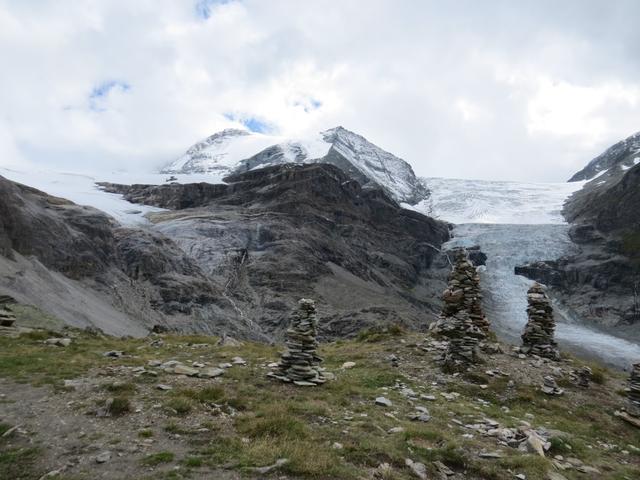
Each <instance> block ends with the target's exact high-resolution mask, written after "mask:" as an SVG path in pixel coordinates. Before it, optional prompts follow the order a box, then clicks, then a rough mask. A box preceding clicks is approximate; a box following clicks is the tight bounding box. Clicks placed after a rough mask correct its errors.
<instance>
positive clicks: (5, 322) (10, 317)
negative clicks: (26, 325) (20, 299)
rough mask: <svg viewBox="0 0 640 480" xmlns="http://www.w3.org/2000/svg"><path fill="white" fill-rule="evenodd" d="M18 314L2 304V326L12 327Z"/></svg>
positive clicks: (0, 311)
mask: <svg viewBox="0 0 640 480" xmlns="http://www.w3.org/2000/svg"><path fill="white" fill-rule="evenodd" d="M15 321H16V316H15V315H14V314H13V312H11V310H9V309H8V308H7V307H3V306H2V305H0V327H12V326H13V324H14V323H15Z"/></svg>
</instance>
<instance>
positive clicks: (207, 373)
mask: <svg viewBox="0 0 640 480" xmlns="http://www.w3.org/2000/svg"><path fill="white" fill-rule="evenodd" d="M221 375H224V370H223V369H222V368H213V367H211V368H203V369H202V370H200V371H199V372H198V377H200V378H216V377H219V376H221Z"/></svg>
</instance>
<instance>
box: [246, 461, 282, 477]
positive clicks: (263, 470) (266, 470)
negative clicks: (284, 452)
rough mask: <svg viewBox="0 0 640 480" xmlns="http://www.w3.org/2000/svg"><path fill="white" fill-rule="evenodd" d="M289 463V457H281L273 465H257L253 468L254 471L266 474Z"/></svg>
mask: <svg viewBox="0 0 640 480" xmlns="http://www.w3.org/2000/svg"><path fill="white" fill-rule="evenodd" d="M287 463H289V459H288V458H279V459H278V460H276V463H274V464H273V465H268V466H266V467H256V468H254V469H253V471H254V472H256V473H259V474H261V475H266V474H267V473H269V472H272V471H273V470H277V469H278V468H280V467H283V466H284V465H286V464H287Z"/></svg>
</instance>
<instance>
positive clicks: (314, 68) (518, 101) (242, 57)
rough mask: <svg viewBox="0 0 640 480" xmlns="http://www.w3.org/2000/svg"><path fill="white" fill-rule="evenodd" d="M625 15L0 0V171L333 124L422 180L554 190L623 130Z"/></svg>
mask: <svg viewBox="0 0 640 480" xmlns="http://www.w3.org/2000/svg"><path fill="white" fill-rule="evenodd" d="M638 18H640V2H638V1H635V0H597V1H596V0H575V1H572V0H562V1H558V0H554V1H548V0H531V1H527V0H521V1H509V0H504V1H500V0H483V1H477V0H468V1H464V0H447V1H445V0H440V1H429V0H420V1H418V0H415V1H410V0H384V1H383V0H366V1H365V0H341V1H338V0H327V1H311V0H307V1H300V0H268V1H267V0H135V1H131V0H104V1H101V0H66V1H64V0H0V58H1V59H2V74H1V75H0V166H9V167H10V166H24V165H37V166H46V167H50V168H55V169H67V170H76V171H109V170H123V169H124V170H130V171H152V170H156V169H158V168H160V167H162V166H163V165H165V164H166V163H168V162H170V161H171V160H173V159H175V158H176V157H178V156H179V155H180V154H181V153H183V152H184V151H185V150H186V149H187V148H188V147H189V146H190V145H192V144H193V143H195V142H196V141H198V140H200V139H202V138H204V137H206V136H208V135H211V134H212V133H215V132H216V131H218V130H221V129H223V128H226V127H234V126H238V125H244V126H245V127H246V128H249V129H251V130H254V131H260V132H265V133H273V134H277V135H284V136H304V135H306V134H308V133H311V132H318V131H321V130H325V129H328V128H331V127H334V126H337V125H342V126H344V127H345V128H348V129H349V130H352V131H355V132H357V133H359V134H361V135H363V136H365V137H366V138H367V139H369V140H370V141H372V142H373V143H375V144H377V145H378V146H380V147H382V148H384V149H386V150H388V151H390V152H392V153H394V154H395V155H397V156H399V157H401V158H404V159H405V160H407V161H408V162H409V163H410V164H411V165H412V166H413V168H414V170H415V172H416V174H418V175H420V176H440V177H454V178H478V179H497V180H518V181H553V182H554V181H565V180H566V179H567V178H569V177H570V176H571V175H572V174H573V173H574V172H575V171H577V170H580V169H581V168H582V167H583V166H584V165H585V164H586V163H587V162H588V161H589V160H591V159H592V158H593V157H595V156H596V155H598V154H599V153H601V152H602V151H603V150H604V149H606V148H607V147H608V146H610V145H612V144H613V143H615V142H617V141H619V140H622V139H623V138H625V137H627V136H629V135H631V134H633V133H635V132H637V131H640V28H638V27H637V19H638Z"/></svg>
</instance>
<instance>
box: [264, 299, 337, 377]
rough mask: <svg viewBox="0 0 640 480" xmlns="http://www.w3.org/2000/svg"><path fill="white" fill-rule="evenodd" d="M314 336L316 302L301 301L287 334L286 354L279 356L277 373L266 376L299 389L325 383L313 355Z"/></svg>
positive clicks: (315, 357)
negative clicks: (296, 386)
mask: <svg viewBox="0 0 640 480" xmlns="http://www.w3.org/2000/svg"><path fill="white" fill-rule="evenodd" d="M316 334H317V321H316V305H315V302H314V301H313V300H309V299H307V298H303V299H302V300H300V301H299V302H298V309H297V310H296V311H295V312H294V313H293V315H292V319H291V325H290V326H289V329H288V330H287V333H286V340H285V343H286V345H287V351H285V352H284V353H283V354H282V356H281V358H280V362H279V363H278V366H277V367H276V369H275V370H274V371H273V372H270V373H269V374H268V375H269V376H270V377H272V378H277V379H278V380H282V381H283V382H293V383H294V384H295V385H299V386H314V385H320V384H322V383H324V382H325V381H326V379H325V377H324V374H323V373H322V369H321V368H320V367H319V365H320V362H322V359H321V358H320V357H318V355H316V348H317V347H318V342H317V341H316Z"/></svg>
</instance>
